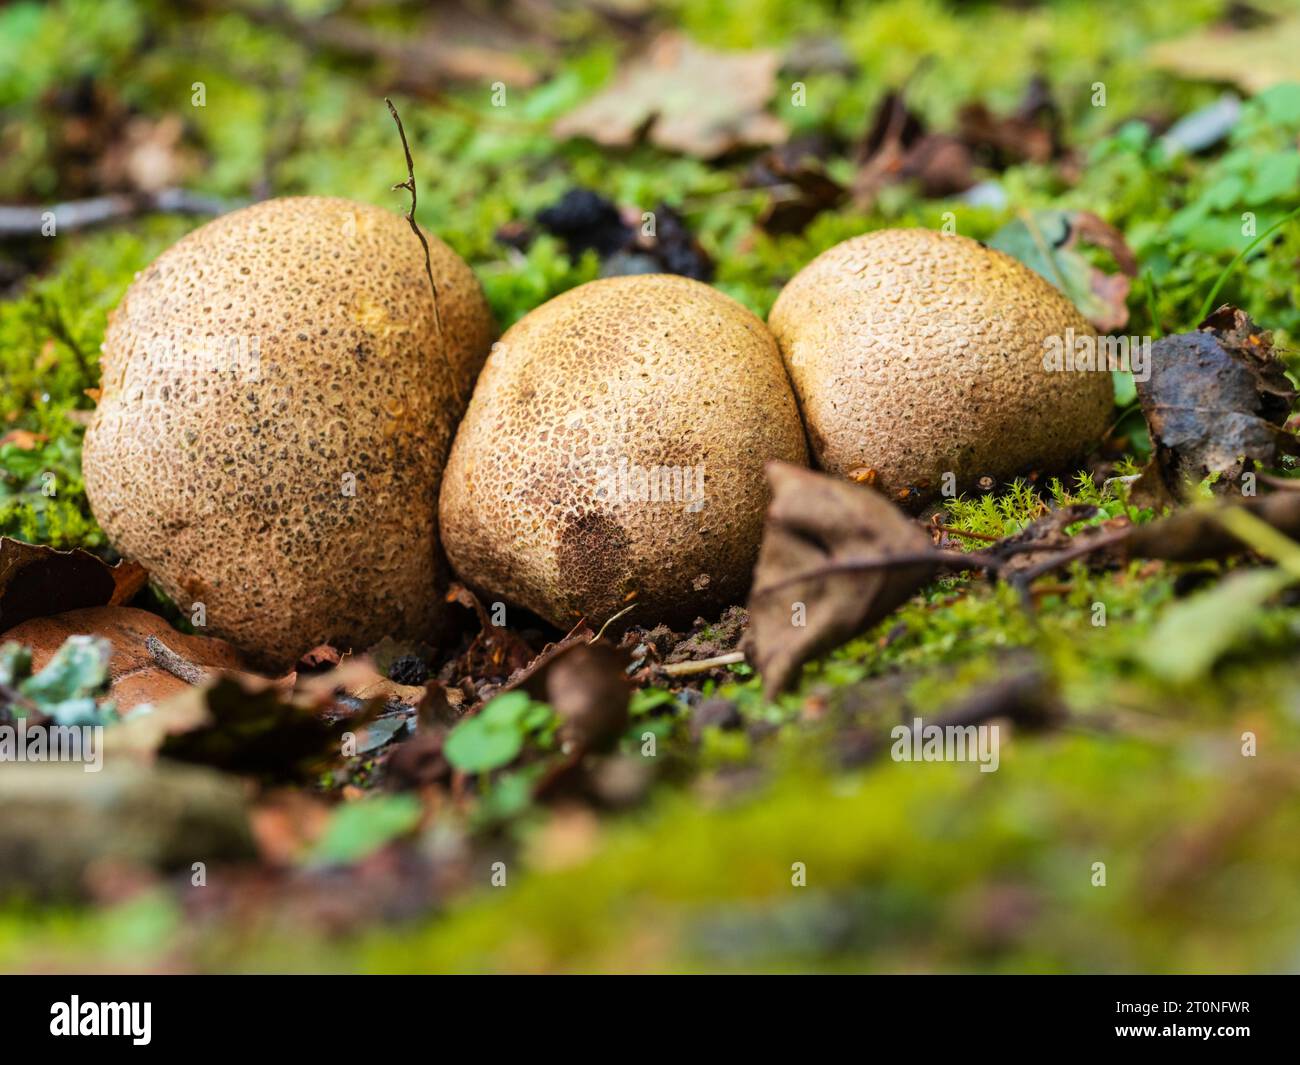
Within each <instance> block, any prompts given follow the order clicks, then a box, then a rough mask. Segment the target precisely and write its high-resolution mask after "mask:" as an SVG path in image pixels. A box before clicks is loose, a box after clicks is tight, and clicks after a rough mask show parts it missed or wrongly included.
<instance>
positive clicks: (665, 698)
mask: <svg viewBox="0 0 1300 1065" xmlns="http://www.w3.org/2000/svg"><path fill="white" fill-rule="evenodd" d="M674 702H676V697H675V696H674V695H673V693H672V692H670V691H668V690H666V689H664V688H638V689H637V690H636V691H634V692H633V693H632V701H631V702H630V703H629V704H628V708H627V712H628V714H629V715H630V716H632V717H640V716H641V715H642V714H648V713H649V712H650V711H651V710H656V709H658V708H659V707H661V706H669V705H671V704H672V703H674Z"/></svg>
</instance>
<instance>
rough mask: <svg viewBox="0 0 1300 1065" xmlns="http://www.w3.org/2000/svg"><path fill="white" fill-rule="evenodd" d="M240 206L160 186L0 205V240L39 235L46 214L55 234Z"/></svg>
mask: <svg viewBox="0 0 1300 1065" xmlns="http://www.w3.org/2000/svg"><path fill="white" fill-rule="evenodd" d="M243 206H244V202H243V201H242V200H222V199H218V198H216V197H214V196H201V195H199V194H197V193H193V192H187V191H186V190H185V189H163V190H162V191H161V192H151V193H142V194H140V195H136V196H129V195H125V194H123V195H120V196H96V197H94V198H93V199H89V200H69V201H67V202H66V203H56V204H54V205H53V206H51V207H11V206H5V205H0V240H4V239H6V238H24V237H39V236H43V235H44V234H45V225H46V221H47V215H49V214H52V215H53V216H54V226H55V233H56V234H58V233H72V232H75V231H77V230H81V229H90V228H92V227H94V226H102V225H106V224H108V223H109V222H123V221H127V220H128V219H132V218H136V217H138V216H140V215H144V214H185V215H219V214H225V213H226V212H227V211H233V210H235V209H236V208H238V207H243Z"/></svg>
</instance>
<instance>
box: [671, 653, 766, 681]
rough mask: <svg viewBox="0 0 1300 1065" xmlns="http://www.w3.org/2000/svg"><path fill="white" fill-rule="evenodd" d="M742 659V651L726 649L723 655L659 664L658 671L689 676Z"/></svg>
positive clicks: (675, 675)
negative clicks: (692, 660)
mask: <svg viewBox="0 0 1300 1065" xmlns="http://www.w3.org/2000/svg"><path fill="white" fill-rule="evenodd" d="M743 661H745V652H744V651H728V652H727V653H726V654H725V655H717V656H715V657H714V658H700V659H697V660H696V661H694V662H671V663H669V664H668V665H664V666H660V667H659V671H660V672H661V673H667V674H668V676H670V677H689V676H690V675H691V674H692V673H707V672H708V671H709V670H711V669H717V668H718V667H719V666H732V665H735V664H736V663H737V662H743Z"/></svg>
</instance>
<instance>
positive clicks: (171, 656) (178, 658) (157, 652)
mask: <svg viewBox="0 0 1300 1065" xmlns="http://www.w3.org/2000/svg"><path fill="white" fill-rule="evenodd" d="M144 646H145V650H146V651H148V652H149V657H150V658H152V659H153V660H154V662H155V663H157V665H158V666H160V667H161V668H163V669H165V670H166V671H167V672H168V673H170V674H171V675H172V676H173V677H179V678H180V679H181V680H183V681H184V682H185V683H186V684H195V685H199V684H206V683H207V682H208V681H210V680H211V679H212V676H213V675H212V673H211V672H210V671H209V670H206V669H204V668H203V667H202V666H199V665H195V664H194V663H193V662H191V661H190V660H189V659H188V658H185V657H184V656H183V655H179V654H177V653H176V652H175V651H173V650H172V649H171V648H170V647H168V646H167V645H166V644H165V643H163V642H162V640H160V639H158V637H157V636H150V637H148V638H147V639H146V640H145V641H144Z"/></svg>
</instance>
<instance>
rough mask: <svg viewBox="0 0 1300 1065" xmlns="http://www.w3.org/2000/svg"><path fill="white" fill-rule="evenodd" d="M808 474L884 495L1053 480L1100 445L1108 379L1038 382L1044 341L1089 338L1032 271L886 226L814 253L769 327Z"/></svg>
mask: <svg viewBox="0 0 1300 1065" xmlns="http://www.w3.org/2000/svg"><path fill="white" fill-rule="evenodd" d="M769 324H770V325H771V327H772V332H773V333H774V334H775V336H776V339H777V342H778V343H779V344H780V346H781V352H782V355H783V357H784V358H785V362H786V366H787V367H788V369H789V371H790V378H791V380H792V382H793V384H794V389H795V393H796V395H797V396H798V398H799V404H800V408H801V410H802V414H803V418H804V424H805V425H806V427H807V429H808V439H809V442H810V444H811V446H812V450H813V455H814V458H815V460H816V462H817V464H818V465H820V466H821V467H822V468H823V469H825V470H827V471H829V472H831V473H840V474H850V473H857V474H859V476H868V474H867V471H875V472H874V478H873V479H874V482H875V483H876V485H877V486H878V487H880V488H881V489H882V490H884V491H886V492H890V493H898V492H901V491H904V490H908V489H917V490H919V491H920V493H921V494H927V493H934V492H937V491H939V490H940V489H941V487H942V477H943V474H944V473H945V472H952V473H953V474H954V475H955V477H956V485H957V488H958V490H969V489H971V488H973V487H974V486H975V483H976V482H977V480H978V479H979V478H980V477H983V476H986V475H987V476H989V477H992V478H994V479H996V480H1001V479H1003V478H1006V477H1009V476H1012V475H1014V474H1017V473H1021V472H1025V471H1028V470H1033V469H1039V470H1048V469H1059V468H1060V467H1062V466H1063V465H1064V464H1065V463H1067V462H1069V461H1070V460H1073V459H1077V458H1080V457H1082V456H1083V455H1084V454H1085V453H1086V452H1087V451H1088V449H1089V448H1090V447H1092V446H1093V445H1095V444H1096V443H1097V442H1098V441H1099V439H1100V438H1101V436H1102V434H1103V433H1104V431H1105V429H1106V427H1107V424H1108V421H1109V419H1110V417H1111V413H1112V407H1113V394H1114V393H1113V388H1112V384H1111V377H1110V374H1109V373H1105V372H1097V371H1048V370H1046V369H1044V362H1043V359H1044V355H1045V353H1047V349H1046V348H1045V346H1044V345H1045V342H1047V341H1048V340H1049V338H1052V337H1056V338H1059V339H1060V340H1061V342H1062V343H1063V344H1064V343H1069V341H1070V338H1076V339H1077V338H1093V337H1095V333H1094V331H1093V329H1092V327H1091V326H1090V325H1089V324H1088V323H1087V321H1086V320H1085V319H1084V318H1083V316H1082V315H1081V314H1080V313H1079V312H1078V311H1077V310H1076V309H1075V307H1074V305H1073V304H1072V303H1070V301H1069V300H1068V299H1067V298H1066V297H1065V296H1064V295H1063V294H1062V293H1061V292H1060V291H1058V290H1057V289H1056V288H1054V287H1053V286H1052V285H1051V284H1049V283H1048V282H1047V281H1046V280H1044V279H1043V278H1042V277H1040V276H1039V275H1038V274H1036V273H1034V271H1032V270H1030V269H1029V268H1028V267H1027V266H1025V265H1023V264H1022V263H1020V262H1017V261H1016V260H1015V259H1012V258H1011V257H1009V256H1007V255H1004V254H1003V253H1001V252H998V251H993V250H992V249H990V248H986V247H984V245H982V244H980V243H978V242H977V241H974V240H970V239H968V238H966V237H961V236H957V235H948V234H943V233H937V232H934V231H932V230H928V229H887V230H880V231H877V232H874V233H866V234H864V235H863V236H860V237H854V238H852V239H851V240H846V241H844V242H843V243H841V244H837V245H835V247H833V248H831V249H830V250H828V251H826V252H823V253H822V254H821V255H819V256H818V257H817V258H816V259H814V260H813V261H812V262H811V263H809V264H808V265H807V266H806V267H804V268H803V269H802V270H801V271H799V273H798V274H796V275H795V277H794V278H793V279H792V280H791V281H790V283H789V284H787V285H786V286H785V288H784V289H783V290H782V292H781V294H780V296H779V297H778V298H777V301H776V304H775V305H774V306H773V308H772V313H771V315H770V316H769Z"/></svg>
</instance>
